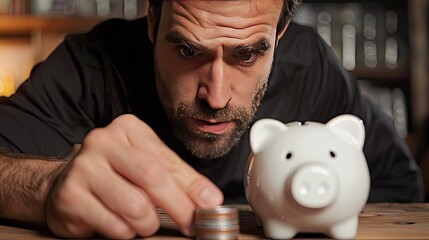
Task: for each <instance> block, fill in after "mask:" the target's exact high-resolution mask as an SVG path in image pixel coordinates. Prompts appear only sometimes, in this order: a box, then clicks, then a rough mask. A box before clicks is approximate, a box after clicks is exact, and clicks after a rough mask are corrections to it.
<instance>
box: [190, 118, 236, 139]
mask: <svg viewBox="0 0 429 240" xmlns="http://www.w3.org/2000/svg"><path fill="white" fill-rule="evenodd" d="M192 122H193V124H192V125H194V126H195V128H196V129H197V131H199V132H204V133H211V134H216V135H220V134H224V133H226V132H228V130H229V129H231V128H232V127H233V125H234V122H232V121H219V120H216V119H210V120H202V119H192Z"/></svg>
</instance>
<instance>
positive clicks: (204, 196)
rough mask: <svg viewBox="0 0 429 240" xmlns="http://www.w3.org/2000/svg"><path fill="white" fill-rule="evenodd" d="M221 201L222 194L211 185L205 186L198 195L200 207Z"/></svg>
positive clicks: (210, 205)
mask: <svg viewBox="0 0 429 240" xmlns="http://www.w3.org/2000/svg"><path fill="white" fill-rule="evenodd" d="M222 201H223V197H222V195H221V194H220V193H219V192H218V191H216V190H215V189H213V188H211V187H205V188H204V189H203V190H201V192H200V195H199V205H200V207H203V208H204V207H208V208H210V207H215V206H218V205H221V204H222Z"/></svg>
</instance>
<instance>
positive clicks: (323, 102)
mask: <svg viewBox="0 0 429 240" xmlns="http://www.w3.org/2000/svg"><path fill="white" fill-rule="evenodd" d="M301 28H304V27H301ZM288 31H289V29H288ZM288 31H287V32H286V34H285V36H284V38H285V39H287V38H288V37H289V39H288V40H286V41H287V42H286V43H285V44H286V45H287V46H285V47H284V49H283V50H280V51H283V54H286V56H287V57H285V58H284V59H285V60H284V61H285V66H287V67H288V68H290V69H292V70H290V71H289V72H288V74H289V77H290V78H294V79H295V80H293V81H295V82H297V80H296V79H299V81H300V82H299V85H297V87H298V88H301V90H302V92H301V93H300V96H299V101H301V102H303V103H302V105H300V106H301V109H303V110H301V112H300V114H298V115H299V118H301V120H316V121H321V122H327V121H328V120H330V119H332V118H333V117H335V116H337V115H340V114H353V115H355V116H357V117H359V118H361V119H362V120H363V122H364V125H365V134H366V138H365V144H364V149H363V151H364V154H365V157H366V159H367V162H368V167H369V171H370V176H371V192H370V196H369V200H368V201H369V202H419V201H423V199H424V191H423V183H422V177H421V173H420V169H419V167H418V166H417V164H416V162H415V160H414V158H413V156H412V154H411V153H410V151H409V149H408V146H407V145H406V143H405V141H404V140H403V139H402V138H401V137H400V136H399V135H398V134H397V132H396V129H395V127H394V123H393V120H392V119H391V118H390V117H389V116H387V115H386V114H385V113H384V112H383V111H382V110H381V109H380V108H379V107H378V106H377V105H376V104H374V103H373V102H371V101H370V100H369V99H368V98H366V97H365V96H363V94H362V93H361V90H360V89H359V87H358V84H357V81H356V79H355V77H354V76H353V75H352V73H350V72H349V71H346V70H345V69H344V68H343V67H342V65H341V63H340V62H339V60H338V59H337V57H336V56H335V54H334V52H333V51H332V49H331V48H330V47H329V46H328V45H327V44H326V43H325V42H324V41H323V40H322V39H321V38H320V37H319V36H318V35H317V33H315V32H314V31H310V30H308V29H307V30H304V31H302V29H300V27H297V26H296V25H294V26H293V27H292V30H291V31H289V32H288ZM288 34H289V35H288ZM292 59H294V60H292ZM291 65H292V66H294V67H290V66H291ZM296 66H298V67H296ZM295 91H297V92H300V91H299V90H295ZM297 95H298V94H297Z"/></svg>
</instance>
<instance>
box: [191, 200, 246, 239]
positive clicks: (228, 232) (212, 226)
mask: <svg viewBox="0 0 429 240" xmlns="http://www.w3.org/2000/svg"><path fill="white" fill-rule="evenodd" d="M195 234H196V239H198V240H212V239H218V240H232V239H238V236H239V235H240V225H239V214H238V209H237V208H235V207H227V206H219V207H216V208H213V209H200V208H199V209H197V210H196V211H195Z"/></svg>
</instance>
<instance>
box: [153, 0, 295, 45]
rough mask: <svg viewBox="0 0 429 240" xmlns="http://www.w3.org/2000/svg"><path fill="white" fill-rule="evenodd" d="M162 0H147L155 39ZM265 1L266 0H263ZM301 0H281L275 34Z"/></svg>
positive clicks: (288, 19) (284, 24) (282, 26)
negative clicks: (152, 16) (153, 24)
mask: <svg viewBox="0 0 429 240" xmlns="http://www.w3.org/2000/svg"><path fill="white" fill-rule="evenodd" d="M162 1H164V0H149V9H150V11H152V13H153V14H154V17H155V21H156V22H155V28H154V32H153V36H154V38H155V39H156V35H157V33H158V27H159V21H160V18H161V11H162ZM264 1H267V0H264ZM268 1H271V0H268ZM301 3H302V1H301V0H283V7H282V11H281V13H280V18H279V22H278V23H277V28H276V31H277V34H279V33H280V32H281V31H282V30H283V28H284V27H285V26H286V24H287V23H288V22H289V21H290V20H291V18H292V16H293V14H294V13H295V12H296V10H297V9H298V7H299V6H300V5H301Z"/></svg>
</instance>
